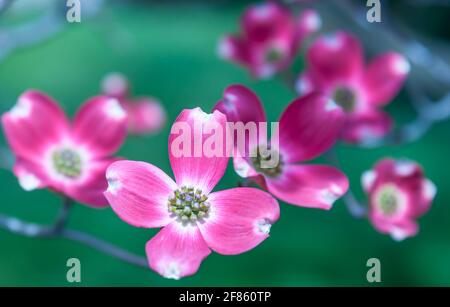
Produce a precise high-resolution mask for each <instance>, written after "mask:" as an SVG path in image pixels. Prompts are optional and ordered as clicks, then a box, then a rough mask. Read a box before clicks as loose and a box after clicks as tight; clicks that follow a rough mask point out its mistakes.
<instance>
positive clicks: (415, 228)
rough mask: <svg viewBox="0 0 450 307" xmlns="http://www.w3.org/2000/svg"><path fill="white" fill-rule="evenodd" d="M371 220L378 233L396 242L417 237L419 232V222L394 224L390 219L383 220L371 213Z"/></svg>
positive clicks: (401, 221)
mask: <svg viewBox="0 0 450 307" xmlns="http://www.w3.org/2000/svg"><path fill="white" fill-rule="evenodd" d="M369 220H370V222H371V223H372V225H373V227H374V228H375V229H376V230H377V231H378V232H380V233H384V234H389V235H390V236H391V237H392V239H394V240H395V241H403V240H404V239H406V238H408V237H413V236H415V235H417V233H418V232H419V225H418V224H417V222H416V221H414V220H410V219H402V220H399V221H394V222H393V221H391V220H390V219H383V218H380V217H379V216H373V214H371V213H370V214H369Z"/></svg>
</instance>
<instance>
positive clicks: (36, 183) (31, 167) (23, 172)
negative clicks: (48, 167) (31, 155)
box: [13, 157, 48, 191]
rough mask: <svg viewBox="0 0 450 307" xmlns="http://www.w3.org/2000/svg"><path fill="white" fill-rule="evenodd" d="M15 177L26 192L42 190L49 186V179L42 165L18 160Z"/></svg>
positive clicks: (15, 166)
mask: <svg viewBox="0 0 450 307" xmlns="http://www.w3.org/2000/svg"><path fill="white" fill-rule="evenodd" d="M13 172H14V175H16V177H17V179H18V180H19V184H20V186H21V187H22V188H23V189H24V190H25V191H33V190H35V189H42V188H45V187H46V186H47V185H48V179H47V176H46V174H45V171H44V170H43V169H42V167H41V165H39V164H37V163H34V162H30V161H28V160H25V159H22V158H20V157H19V158H17V159H16V162H15V164H14V168H13Z"/></svg>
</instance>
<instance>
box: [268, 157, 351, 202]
mask: <svg viewBox="0 0 450 307" xmlns="http://www.w3.org/2000/svg"><path fill="white" fill-rule="evenodd" d="M265 179H266V185H267V188H268V190H269V191H270V192H271V193H272V194H273V195H275V196H276V197H278V198H279V199H281V200H283V201H285V202H287V203H290V204H292V205H296V206H301V207H308V208H319V209H325V210H329V209H331V207H332V206H333V203H334V202H335V201H336V200H337V199H338V198H339V197H341V196H342V195H344V194H345V193H346V192H347V190H348V186H349V183H348V179H347V177H346V176H345V175H344V174H343V173H342V172H341V171H339V170H338V169H336V168H333V167H330V166H324V165H287V166H286V169H285V170H284V171H283V173H282V174H281V175H280V176H279V177H277V178H270V177H266V178H265Z"/></svg>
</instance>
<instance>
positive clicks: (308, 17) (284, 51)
mask: <svg viewBox="0 0 450 307" xmlns="http://www.w3.org/2000/svg"><path fill="white" fill-rule="evenodd" d="M320 26H321V20H320V17H319V15H318V14H317V12H315V11H313V10H305V11H303V12H302V13H301V14H300V15H299V16H298V17H296V16H293V15H292V13H291V12H290V11H289V10H288V9H286V8H284V7H283V6H281V5H279V4H276V3H274V2H264V3H261V4H257V5H251V6H249V7H248V8H247V9H246V10H245V12H244V13H243V15H242V19H241V27H242V32H241V33H240V34H237V35H229V36H225V37H223V38H222V39H221V40H220V42H219V46H218V53H219V56H220V57H222V58H224V59H227V60H230V61H233V62H236V63H238V64H240V65H242V66H244V67H246V68H248V69H249V70H250V73H251V74H252V75H253V76H254V77H256V78H269V77H271V76H273V75H274V74H275V73H277V72H279V71H281V70H283V69H285V68H287V67H288V66H289V65H290V64H291V63H292V61H293V59H294V57H295V56H296V54H297V51H298V49H299V47H300V44H301V43H302V41H303V40H304V39H305V38H306V37H307V36H308V35H310V34H311V33H313V32H315V31H317V30H318V29H319V28H320Z"/></svg>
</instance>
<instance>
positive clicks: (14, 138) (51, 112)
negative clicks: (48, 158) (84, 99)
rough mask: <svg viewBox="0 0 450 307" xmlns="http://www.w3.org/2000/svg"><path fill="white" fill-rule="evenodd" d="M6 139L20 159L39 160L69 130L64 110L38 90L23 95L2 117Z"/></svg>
mask: <svg viewBox="0 0 450 307" xmlns="http://www.w3.org/2000/svg"><path fill="white" fill-rule="evenodd" d="M2 124H3V129H4V131H5V136H6V139H7V141H8V143H9V145H10V146H11V148H12V150H13V151H14V153H15V154H16V155H17V156H20V157H22V158H25V159H28V160H30V161H39V160H40V159H41V157H42V154H43V153H44V151H45V150H46V148H47V147H48V146H49V145H51V144H53V143H55V142H58V141H59V140H61V139H62V138H63V137H64V136H65V135H66V134H67V131H68V121H67V118H66V116H65V114H64V112H63V110H62V109H61V108H60V107H59V106H58V105H57V103H56V102H55V101H53V99H51V98H50V97H48V96H46V95H45V94H43V93H40V92H37V91H28V92H25V93H24V94H22V95H21V96H20V97H19V99H18V102H17V104H16V105H15V106H14V107H13V108H12V109H11V110H10V111H9V112H7V113H5V114H4V115H3V116H2Z"/></svg>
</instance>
